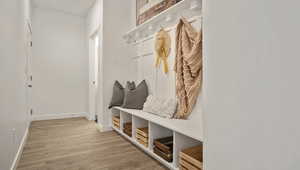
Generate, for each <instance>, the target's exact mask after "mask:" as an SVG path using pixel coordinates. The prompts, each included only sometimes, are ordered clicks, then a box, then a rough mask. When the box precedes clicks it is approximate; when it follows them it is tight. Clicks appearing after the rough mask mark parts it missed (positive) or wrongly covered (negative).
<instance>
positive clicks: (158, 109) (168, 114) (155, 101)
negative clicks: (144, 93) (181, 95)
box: [143, 95, 177, 118]
mask: <svg viewBox="0 0 300 170" xmlns="http://www.w3.org/2000/svg"><path fill="white" fill-rule="evenodd" d="M176 109H177V101H176V100H175V99H160V98H157V97H154V96H153V95H149V96H148V97H147V100H146V102H145V103H144V107H143V111H144V112H149V113H152V114H155V115H158V116H161V117H165V118H172V117H173V115H174V113H175V112H176Z"/></svg>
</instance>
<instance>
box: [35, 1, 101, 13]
mask: <svg viewBox="0 0 300 170" xmlns="http://www.w3.org/2000/svg"><path fill="white" fill-rule="evenodd" d="M32 1H33V6H34V7H40V8H46V9H54V10H58V11H62V12H65V13H69V14H73V15H78V16H86V15H87V13H88V11H89V9H90V8H91V7H92V5H93V4H94V2H95V0H32Z"/></svg>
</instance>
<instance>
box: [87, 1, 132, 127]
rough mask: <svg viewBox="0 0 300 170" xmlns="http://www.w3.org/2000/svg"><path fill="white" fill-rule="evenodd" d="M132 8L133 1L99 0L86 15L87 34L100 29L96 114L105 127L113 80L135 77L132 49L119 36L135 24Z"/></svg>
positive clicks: (107, 121) (108, 124)
mask: <svg viewBox="0 0 300 170" xmlns="http://www.w3.org/2000/svg"><path fill="white" fill-rule="evenodd" d="M116 4H118V5H116ZM134 9H135V1H134V0H131V1H122V0H118V1H103V0H98V1H97V2H96V3H95V5H94V7H93V8H92V9H91V11H90V13H89V15H88V17H87V25H88V28H87V30H88V31H87V34H88V36H91V34H93V33H94V32H95V30H97V29H99V30H100V32H99V34H100V35H99V38H100V53H99V74H98V75H99V79H98V82H99V87H98V88H99V89H98V96H97V99H98V100H97V115H98V117H99V121H100V122H99V123H100V124H101V125H102V126H103V127H104V129H108V127H109V126H110V110H108V108H107V107H108V104H109V102H110V99H111V95H112V88H113V83H114V81H115V80H119V81H120V82H122V83H123V84H124V83H125V82H126V81H127V80H135V79H136V69H135V68H136V65H135V63H134V62H133V61H132V59H131V56H134V55H135V54H134V51H133V50H132V48H131V47H130V46H129V45H127V44H126V42H125V40H124V39H123V38H122V36H123V35H124V34H125V33H126V32H127V31H128V30H129V29H131V28H133V27H134V26H135V10H134Z"/></svg>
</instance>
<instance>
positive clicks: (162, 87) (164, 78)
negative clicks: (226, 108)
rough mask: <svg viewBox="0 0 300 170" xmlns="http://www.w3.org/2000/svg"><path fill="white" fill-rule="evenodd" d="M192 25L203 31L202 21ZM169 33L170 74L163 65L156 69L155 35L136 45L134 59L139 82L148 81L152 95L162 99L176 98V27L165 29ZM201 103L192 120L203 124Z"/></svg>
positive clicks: (200, 99)
mask: <svg viewBox="0 0 300 170" xmlns="http://www.w3.org/2000/svg"><path fill="white" fill-rule="evenodd" d="M192 25H193V26H194V27H195V28H196V29H197V30H199V31H200V29H201V19H198V20H196V21H195V22H193V23H192ZM165 30H168V31H169V34H170V36H171V40H172V45H171V48H172V49H171V53H170V56H169V58H168V63H169V73H168V74H165V73H164V72H163V70H162V64H161V66H160V67H159V68H156V67H155V57H156V56H155V55H156V54H155V51H154V43H155V40H154V38H155V35H150V36H149V37H147V38H145V39H143V40H141V41H139V42H137V43H136V44H134V45H135V46H136V51H137V52H136V54H137V56H135V57H133V60H134V62H136V65H137V70H138V71H137V82H138V83H139V82H140V81H142V80H144V79H145V80H146V82H147V84H148V87H149V92H150V94H153V95H154V96H157V97H160V98H176V94H175V72H174V62H175V46H176V44H175V43H176V40H175V39H176V37H175V36H176V35H175V34H176V25H169V26H168V27H166V28H165ZM201 101H203V99H202V97H199V99H198V102H197V105H196V108H195V109H194V111H193V113H192V114H191V116H190V119H196V120H199V122H202V116H201V115H202V114H201V110H202V109H201V108H202V107H201V103H202V102H201Z"/></svg>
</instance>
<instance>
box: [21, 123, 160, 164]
mask: <svg viewBox="0 0 300 170" xmlns="http://www.w3.org/2000/svg"><path fill="white" fill-rule="evenodd" d="M54 169H55V170H134V169H138V170H142V169H144V170H148V169H151V170H160V169H165V168H164V167H163V166H162V165H160V164H159V163H158V162H156V161H155V160H153V159H152V158H150V157H149V156H147V154H144V153H143V152H142V151H140V150H139V149H137V148H136V147H135V146H133V145H132V144H131V143H129V142H128V141H126V140H125V139H123V138H122V137H121V136H119V135H117V134H116V132H114V131H110V132H104V133H100V132H99V131H98V130H97V129H96V127H95V124H94V122H91V121H88V120H86V119H85V118H72V119H61V120H47V121H36V122H32V124H31V127H30V130H29V136H28V140H27V143H26V146H25V147H24V151H23V154H22V157H21V160H20V163H19V166H18V168H17V170H54Z"/></svg>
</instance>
